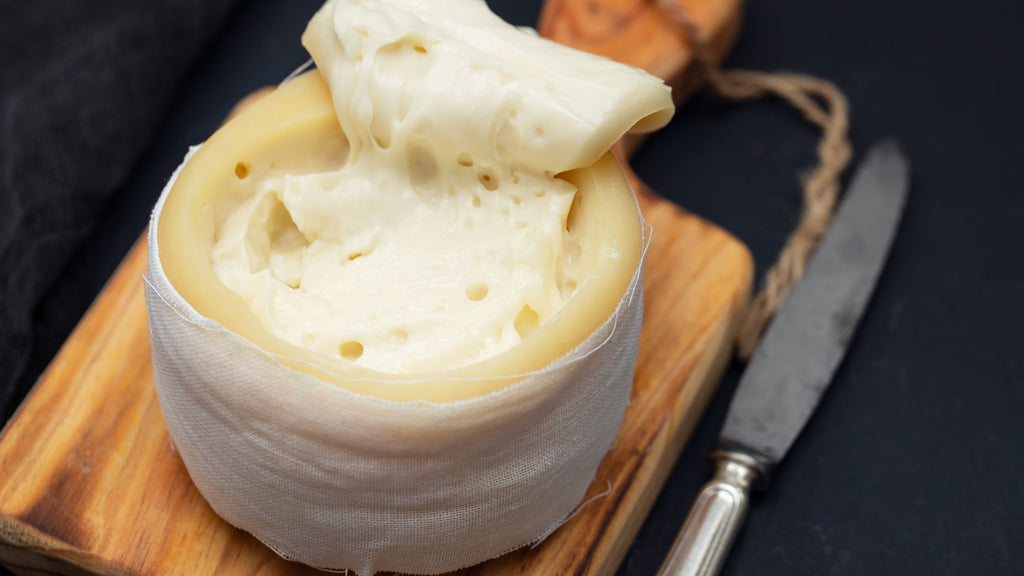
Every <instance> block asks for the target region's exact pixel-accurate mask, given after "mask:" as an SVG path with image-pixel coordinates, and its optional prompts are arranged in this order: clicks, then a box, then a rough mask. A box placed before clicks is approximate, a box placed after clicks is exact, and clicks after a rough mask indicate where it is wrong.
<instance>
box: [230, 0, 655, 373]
mask: <svg viewBox="0 0 1024 576" xmlns="http://www.w3.org/2000/svg"><path fill="white" fill-rule="evenodd" d="M303 42H304V44H305V45H306V47H307V49H308V50H309V51H310V53H311V54H312V55H313V58H314V60H315V61H316V63H317V66H318V68H319V69H320V71H321V73H322V74H323V75H324V77H325V78H326V79H327V81H328V84H329V86H330V90H331V96H332V99H333V101H334V107H335V112H336V114H337V118H338V122H339V124H340V125H341V128H342V132H343V133H344V135H345V137H346V138H347V144H346V145H345V146H342V147H341V148H342V149H341V151H340V154H341V155H342V156H343V157H342V158H338V159H337V160H336V161H333V162H332V163H331V164H338V166H334V167H330V168H328V166H326V165H325V166H324V167H323V168H322V169H321V171H314V172H312V173H289V172H287V171H285V170H281V169H277V168H275V167H274V166H272V165H268V166H262V167H260V169H259V170H254V169H252V167H250V166H247V165H246V164H244V163H241V164H239V168H238V169H237V170H236V176H237V178H238V179H239V180H241V181H242V182H244V183H245V184H246V190H247V193H246V194H244V195H240V196H239V197H238V198H237V201H235V202H234V203H233V204H232V205H231V207H230V209H229V210H227V212H226V214H225V215H224V216H223V218H220V220H219V222H218V223H217V226H216V229H215V232H214V240H213V246H212V251H211V254H212V263H213V268H214V271H215V273H216V275H217V277H218V278H219V279H220V280H221V282H223V283H224V284H225V285H226V286H227V287H228V288H230V289H231V290H232V291H234V292H235V293H236V294H238V295H239V296H241V297H242V298H243V300H244V301H245V302H246V303H247V304H248V306H249V307H250V308H251V309H252V311H253V312H254V314H255V315H256V316H257V318H258V319H259V321H260V322H261V323H262V325H263V326H264V327H265V328H266V329H267V330H268V331H270V332H271V333H273V334H275V335H277V336H278V337H280V338H282V339H284V340H286V341H288V342H291V343H293V344H295V345H298V346H302V347H304V348H307V349H311V350H314V351H316V352H319V353H322V354H326V355H328V356H334V357H339V358H341V359H342V360H347V361H350V362H354V363H356V364H359V365H362V366H364V367H366V368H369V369H373V370H376V371H380V372H385V373H395V374H411V373H420V372H430V371H439V370H446V369H451V368H457V367H460V366H465V365H467V364H471V363H474V362H477V361H480V360H483V359H486V358H490V357H492V356H495V355H497V354H500V353H501V352H503V351H505V350H508V349H509V348H511V347H514V346H515V345H516V344H518V343H519V342H520V341H521V340H522V339H523V338H526V337H528V336H529V335H530V334H531V333H532V332H533V331H534V330H535V329H536V328H537V327H538V326H540V325H541V324H542V323H544V322H545V321H547V320H548V319H550V318H551V317H553V316H554V315H556V314H557V313H558V312H559V310H560V309H561V308H562V306H563V305H564V303H565V302H566V301H567V300H568V299H569V298H571V297H572V295H573V293H574V291H576V290H577V289H578V288H579V286H581V285H582V284H583V283H585V282H586V281H587V277H588V275H589V273H590V269H591V267H593V266H594V263H595V262H596V261H597V259H595V258H584V257H581V256H582V255H581V249H582V248H581V246H582V244H581V242H580V239H579V238H577V237H576V236H575V235H574V231H573V226H572V221H571V216H570V214H571V209H572V206H573V202H574V196H575V193H576V188H575V186H573V185H572V184H570V183H569V182H567V181H565V180H562V179H560V178H558V177H557V174H558V173H560V172H563V171H566V170H570V169H574V168H579V167H583V166H588V165H590V164H591V163H593V162H594V161H596V160H597V159H598V158H599V157H600V156H601V155H602V154H603V153H604V152H606V151H607V149H608V148H609V147H610V146H611V145H612V143H613V142H614V141H615V140H616V139H618V138H619V137H620V136H621V135H622V134H623V133H624V132H625V131H627V130H629V129H630V128H633V127H638V128H640V129H653V128H656V127H659V126H660V125H662V124H664V122H666V121H667V120H668V118H669V116H670V115H671V110H672V109H671V101H670V98H669V94H668V90H667V88H666V87H665V86H664V85H663V84H662V83H661V81H660V80H658V79H656V78H654V77H652V76H649V75H647V74H645V73H643V72H641V71H639V70H636V69H633V68H629V67H626V66H622V65H619V64H615V63H613V62H611V61H608V60H605V59H601V58H597V57H594V56H591V55H588V54H585V53H581V52H577V51H574V50H571V49H568V48H565V47H562V46H560V45H557V44H554V43H551V42H549V41H547V40H543V39H541V38H538V37H536V36H535V35H533V34H531V33H529V32H525V31H522V30H519V29H516V28H514V27H512V26H510V25H508V24H506V23H504V22H503V21H501V20H500V19H499V18H497V17H496V16H495V15H493V14H492V13H491V12H490V11H489V10H488V9H487V7H486V5H485V4H484V3H483V2H481V1H478V0H429V1H427V0H424V1H416V0H390V1H387V2H376V1H369V0H367V1H358V0H352V1H344V0H338V1H332V2H328V3H327V4H326V5H325V6H324V7H323V8H322V9H321V10H320V12H318V13H317V15H316V16H315V17H314V18H313V20H312V21H311V22H310V25H309V27H308V29H307V31H306V34H305V35H304V37H303ZM250 173H251V174H252V175H250ZM257 174H258V176H257ZM604 252H605V253H603V254H601V255H599V256H600V258H605V259H615V258H617V257H618V255H617V254H616V250H615V249H614V248H612V249H607V250H605V251H604Z"/></svg>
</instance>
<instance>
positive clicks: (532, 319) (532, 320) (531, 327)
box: [512, 305, 540, 340]
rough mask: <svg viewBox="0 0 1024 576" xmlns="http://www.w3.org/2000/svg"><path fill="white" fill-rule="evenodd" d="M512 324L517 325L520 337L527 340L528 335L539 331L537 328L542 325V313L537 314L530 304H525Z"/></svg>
mask: <svg viewBox="0 0 1024 576" xmlns="http://www.w3.org/2000/svg"><path fill="white" fill-rule="evenodd" d="M512 325H513V326H514V327H515V329H516V333H517V334H519V337H520V338H522V339H523V340H525V339H526V337H527V336H529V335H530V334H533V333H534V332H536V331H537V328H538V327H539V326H540V315H539V314H537V311H536V310H534V309H533V308H530V306H529V305H526V306H523V309H522V310H520V311H519V314H516V319H515V321H514V322H513V323H512Z"/></svg>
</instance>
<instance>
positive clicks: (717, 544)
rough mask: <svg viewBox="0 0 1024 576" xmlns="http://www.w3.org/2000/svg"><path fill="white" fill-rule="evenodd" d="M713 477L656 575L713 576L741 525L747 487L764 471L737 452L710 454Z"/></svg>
mask: <svg viewBox="0 0 1024 576" xmlns="http://www.w3.org/2000/svg"><path fill="white" fill-rule="evenodd" d="M714 458H715V460H716V461H717V470H716V472H715V476H714V478H712V479H711V481H710V482H708V483H707V484H705V485H704V487H703V488H701V491H700V494H699V495H698V496H697V500H696V501H695V502H694V503H693V508H691V509H690V514H689V515H688V516H687V517H686V523H684V524H683V529H682V530H680V532H679V535H678V536H676V541H675V542H674V543H673V544H672V549H671V550H669V553H668V556H667V557H666V558H665V561H664V562H663V563H662V565H661V568H660V569H659V570H658V576H714V575H715V574H718V571H719V570H720V569H721V568H722V564H724V563H725V558H726V556H727V555H728V553H729V548H730V547H731V546H732V541H733V539H734V538H735V537H736V534H737V533H738V532H739V530H740V527H741V526H742V525H743V520H744V518H746V515H747V506H748V504H749V502H750V488H751V486H752V485H754V484H755V483H756V482H758V481H762V480H764V476H765V468H764V467H763V466H762V465H761V463H760V462H758V461H757V460H756V459H754V458H751V457H750V456H747V455H746V454H742V453H739V452H730V451H719V452H716V453H715V455H714Z"/></svg>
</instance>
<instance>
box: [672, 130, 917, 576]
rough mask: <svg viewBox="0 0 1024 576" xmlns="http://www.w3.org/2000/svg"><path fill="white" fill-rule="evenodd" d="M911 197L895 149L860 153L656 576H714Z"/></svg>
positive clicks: (808, 407)
mask: <svg viewBox="0 0 1024 576" xmlns="http://www.w3.org/2000/svg"><path fill="white" fill-rule="evenodd" d="M909 187H910V164H909V161H908V160H907V158H906V156H905V155H904V153H903V151H902V150H901V148H900V146H899V144H897V143H896V142H895V141H894V140H886V141H883V142H881V143H879V144H877V145H875V146H874V147H872V148H871V150H869V151H868V154H867V157H866V159H865V160H864V162H863V164H862V165H861V167H860V168H859V169H858V171H857V173H856V174H855V176H854V179H853V183H852V184H851V185H850V189H849V191H848V192H847V193H846V196H845V198H844V199H843V202H842V204H841V205H840V207H839V209H838V211H837V213H836V217H835V220H834V221H833V223H832V226H831V228H830V229H829V231H828V233H827V234H826V235H825V237H824V238H823V239H822V241H821V244H820V245H819V246H818V249H817V250H816V251H815V253H814V256H813V257H812V258H811V261H810V263H809V264H808V265H807V268H806V270H805V272H804V275H803V277H802V278H801V280H800V282H799V283H797V285H796V286H795V287H794V288H793V291H792V292H791V293H790V295H789V298H787V300H786V302H785V303H784V304H783V306H782V308H781V309H780V310H779V312H778V314H776V316H775V319H774V321H773V322H772V324H771V326H769V328H768V330H767V331H766V332H765V334H764V337H763V339H762V340H761V344H760V345H759V346H758V348H757V350H756V351H755V352H754V356H753V358H751V360H750V363H749V364H748V366H747V369H746V371H745V372H744V373H743V376H742V378H741V379H740V383H739V386H738V387H737V389H736V394H735V396H734V397H733V399H732V404H731V405H730V406H729V412H728V415H727V416H726V419H725V425H724V426H723V428H722V433H721V435H720V437H719V440H718V449H717V450H716V451H715V453H714V454H713V455H712V458H713V459H714V460H715V462H716V472H715V476H714V478H713V479H712V480H711V481H710V482H708V483H707V484H705V485H704V487H703V488H702V489H701V491H700V494H698V496H697V499H696V501H695V502H694V504H693V508H691V510H690V514H689V515H688V516H687V518H686V522H685V523H684V524H683V528H682V530H681V531H680V533H679V535H678V536H677V537H676V540H675V542H674V543H673V544H672V548H671V550H670V551H669V554H668V556H667V557H666V558H665V561H664V562H663V563H662V565H661V569H660V570H659V571H658V576H712V575H714V574H717V573H718V571H719V569H720V568H721V567H722V564H723V563H724V562H725V558H726V556H727V554H728V552H729V547H730V546H731V545H732V541H733V539H734V538H735V537H736V534H737V533H738V532H739V529H740V527H741V526H742V524H743V520H744V518H745V516H746V512H747V507H748V505H749V501H750V491H751V489H755V490H763V489H765V488H766V487H767V484H768V479H769V477H770V476H771V473H772V471H773V469H774V468H775V467H776V466H777V465H778V463H779V462H780V461H781V460H782V458H783V457H784V456H785V455H786V452H787V451H788V450H789V448H790V446H792V444H793V441H794V440H795V439H796V437H797V435H798V434H799V433H800V430H801V429H802V428H803V427H804V424H805V423H806V422H807V420H808V419H809V418H810V416H811V413H812V412H813V411H814V409H815V407H817V405H818V401H819V400H820V399H821V395H822V394H823V393H824V392H825V390H826V389H827V388H828V385H829V383H830V381H831V380H832V374H833V373H834V372H835V369H836V367H837V366H838V365H839V362H840V360H841V359H842V357H843V354H844V352H845V351H846V347H847V344H848V343H849V341H850V338H851V337H852V336H853V331H854V329H855V328H856V326H857V323H858V321H859V320H860V317H861V315H862V314H863V312H864V308H865V307H866V306H867V302H868V298H869V297H870V296H871V292H872V290H873V289H874V286H875V282H876V280H877V279H878V276H879V274H880V273H881V270H882V265H883V264H884V262H885V258H886V255H887V254H888V252H889V247H890V245H891V244H892V240H893V237H894V236H895V233H896V227H897V224H898V223H899V220H900V216H901V214H902V212H903V206H904V205H905V204H906V198H907V192H908V190H909Z"/></svg>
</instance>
